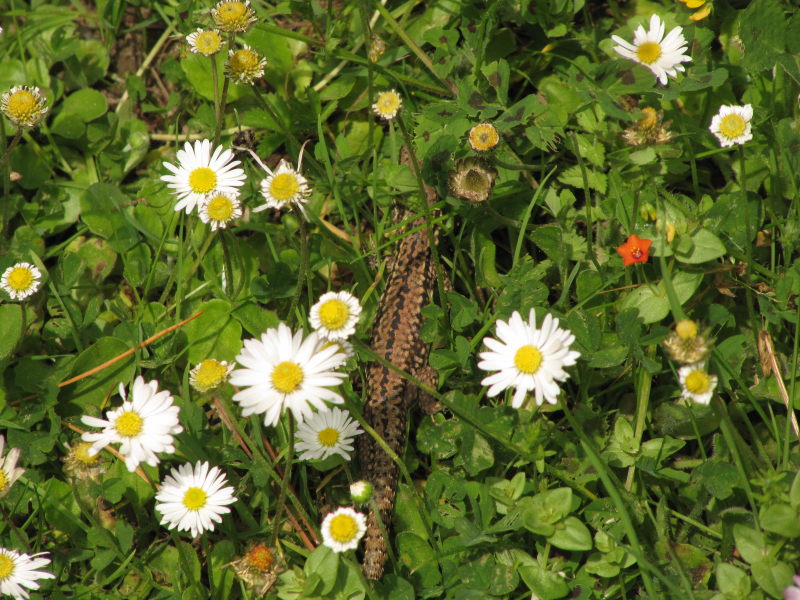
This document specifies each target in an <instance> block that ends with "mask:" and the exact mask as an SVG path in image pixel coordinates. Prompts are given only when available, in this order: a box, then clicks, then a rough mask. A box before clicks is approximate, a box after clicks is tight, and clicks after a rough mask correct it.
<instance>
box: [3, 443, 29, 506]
mask: <svg viewBox="0 0 800 600" xmlns="http://www.w3.org/2000/svg"><path fill="white" fill-rule="evenodd" d="M5 447H6V438H5V436H2V435H0V498H2V497H3V496H5V495H6V494H7V493H8V490H9V489H10V488H11V486H12V485H14V482H15V481H16V480H17V479H19V478H20V475H22V474H23V473H24V472H25V469H22V468H20V467H18V466H17V459H19V448H10V449H9V451H8V454H6V455H5V456H3V450H4V449H5Z"/></svg>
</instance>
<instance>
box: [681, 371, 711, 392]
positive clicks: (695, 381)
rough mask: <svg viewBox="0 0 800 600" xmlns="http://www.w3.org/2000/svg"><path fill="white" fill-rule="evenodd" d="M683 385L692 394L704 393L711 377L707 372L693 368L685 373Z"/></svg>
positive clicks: (709, 385)
mask: <svg viewBox="0 0 800 600" xmlns="http://www.w3.org/2000/svg"><path fill="white" fill-rule="evenodd" d="M684 385H685V386H686V389H687V390H688V391H690V392H691V393H692V394H705V393H707V392H708V389H709V388H710V387H711V378H710V377H709V376H708V374H707V373H704V372H703V371H699V370H697V369H695V370H694V371H692V372H691V373H689V375H687V377H686V381H685V382H684Z"/></svg>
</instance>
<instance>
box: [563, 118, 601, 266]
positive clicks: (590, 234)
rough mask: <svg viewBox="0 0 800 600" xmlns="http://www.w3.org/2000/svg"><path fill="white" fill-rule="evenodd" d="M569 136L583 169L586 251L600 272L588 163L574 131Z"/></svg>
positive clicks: (580, 166)
mask: <svg viewBox="0 0 800 600" xmlns="http://www.w3.org/2000/svg"><path fill="white" fill-rule="evenodd" d="M569 137H570V139H571V140H572V149H573V152H574V153H575V156H576V158H577V159H578V167H579V168H580V170H581V178H582V179H583V196H584V199H585V203H586V251H587V252H588V253H589V260H591V261H592V264H593V265H594V268H595V269H596V270H597V272H598V273H599V272H600V263H598V262H597V256H595V253H594V222H593V221H592V194H591V192H590V191H589V177H588V175H587V174H586V165H585V164H583V157H582V156H581V151H580V148H578V139H577V137H576V136H575V132H574V131H570V132H569Z"/></svg>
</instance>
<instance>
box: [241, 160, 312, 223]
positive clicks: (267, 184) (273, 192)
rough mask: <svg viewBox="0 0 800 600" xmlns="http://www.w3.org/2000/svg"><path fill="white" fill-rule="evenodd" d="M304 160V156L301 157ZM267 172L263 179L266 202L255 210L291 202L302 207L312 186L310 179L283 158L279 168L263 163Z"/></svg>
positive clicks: (262, 186)
mask: <svg viewBox="0 0 800 600" xmlns="http://www.w3.org/2000/svg"><path fill="white" fill-rule="evenodd" d="M300 160H301V161H302V157H301V159H300ZM261 166H262V168H263V169H264V170H265V171H266V172H267V177H266V179H262V180H261V195H262V196H263V197H264V200H266V203H264V204H261V205H260V206H257V207H256V208H254V209H253V212H261V211H262V210H266V209H268V208H277V209H280V208H283V207H284V206H289V205H290V204H297V205H298V206H300V208H302V207H303V204H305V203H306V200H307V198H308V195H309V194H310V193H311V188H310V187H309V186H308V181H307V180H306V178H305V177H303V176H302V175H301V174H300V173H299V171H300V166H299V165H298V167H297V171H295V170H294V169H293V168H292V165H290V164H289V163H288V162H287V161H286V160H284V159H281V161H280V162H279V163H278V166H277V168H276V169H275V170H274V171H272V170H271V169H269V168H268V167H267V166H266V165H263V164H262V165H261Z"/></svg>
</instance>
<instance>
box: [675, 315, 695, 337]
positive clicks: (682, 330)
mask: <svg viewBox="0 0 800 600" xmlns="http://www.w3.org/2000/svg"><path fill="white" fill-rule="evenodd" d="M675 333H677V334H678V337H679V338H681V339H682V340H690V339H693V338H695V337H697V323H695V322H694V321H692V320H691V319H683V320H681V321H679V322H678V324H677V325H675Z"/></svg>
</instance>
